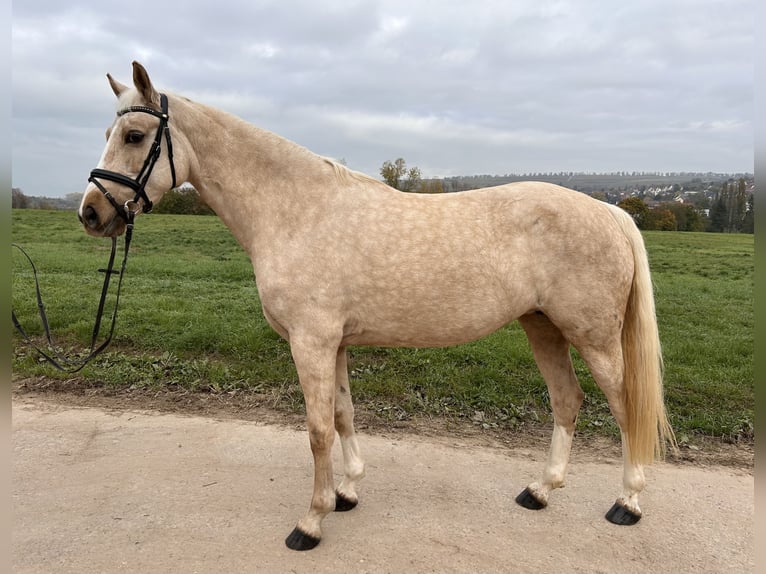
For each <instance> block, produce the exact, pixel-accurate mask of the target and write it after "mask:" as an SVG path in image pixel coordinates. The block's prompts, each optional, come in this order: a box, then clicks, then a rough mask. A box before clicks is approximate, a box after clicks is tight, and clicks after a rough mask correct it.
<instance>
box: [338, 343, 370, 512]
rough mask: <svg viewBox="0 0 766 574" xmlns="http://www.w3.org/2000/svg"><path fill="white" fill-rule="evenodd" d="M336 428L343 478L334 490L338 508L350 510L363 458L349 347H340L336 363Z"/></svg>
mask: <svg viewBox="0 0 766 574" xmlns="http://www.w3.org/2000/svg"><path fill="white" fill-rule="evenodd" d="M335 430H337V431H338V436H339V437H340V444H341V448H342V449H343V480H342V481H341V483H340V485H339V486H338V489H337V490H336V491H335V494H336V500H335V510H336V511H339V512H343V511H346V510H351V509H352V508H354V507H355V506H356V505H357V504H358V503H359V495H358V494H357V493H356V483H357V482H358V481H359V480H361V479H362V478H364V461H363V460H362V458H361V457H360V456H359V444H358V443H357V440H356V432H355V431H354V404H353V402H352V401H351V387H350V386H349V382H348V358H347V353H346V348H345V347H341V348H340V349H338V356H337V360H336V363H335Z"/></svg>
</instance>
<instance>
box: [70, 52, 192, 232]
mask: <svg viewBox="0 0 766 574" xmlns="http://www.w3.org/2000/svg"><path fill="white" fill-rule="evenodd" d="M107 78H108V79H109V85H110V86H111V88H112V91H113V92H114V94H115V95H116V96H117V99H118V106H117V117H116V118H115V120H114V122H113V123H112V125H111V126H110V127H109V128H108V129H107V130H106V147H105V148H104V151H103V153H102V155H101V160H100V161H99V164H98V167H97V168H96V169H94V170H93V171H92V172H91V176H90V178H89V180H88V181H89V184H88V187H87V188H86V190H85V193H84V194H83V197H82V202H81V203H80V208H79V210H78V217H79V219H80V221H81V222H82V224H83V226H84V227H85V231H86V232H88V233H89V234H91V235H95V236H108V237H112V236H118V235H120V234H122V233H123V232H124V231H125V227H126V224H127V223H128V221H129V220H132V217H133V216H134V215H136V214H138V213H140V212H144V213H148V212H150V211H151V208H152V205H153V204H154V203H155V202H157V201H159V200H160V199H161V198H162V196H163V195H164V194H165V192H167V191H168V190H170V189H172V188H174V187H176V185H177V183H180V182H183V181H185V180H186V177H187V175H188V174H187V173H186V172H187V171H188V167H187V161H186V159H185V158H187V157H188V155H187V153H185V152H186V151H187V150H186V149H185V148H186V146H187V142H186V139H185V138H184V137H183V136H182V135H181V134H180V133H179V131H178V130H177V129H176V128H175V127H173V126H172V125H171V124H170V122H169V121H168V120H169V111H168V103H167V102H168V100H167V97H166V96H165V95H164V94H160V93H159V92H158V91H157V90H156V89H155V88H154V86H153V85H152V82H151V80H150V79H149V74H147V72H146V69H144V67H143V66H142V65H141V64H139V63H138V62H133V84H134V87H132V88H131V87H128V86H126V85H123V84H121V83H120V82H118V81H116V80H115V79H114V78H112V76H111V75H109V74H107Z"/></svg>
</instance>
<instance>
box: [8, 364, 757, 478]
mask: <svg viewBox="0 0 766 574" xmlns="http://www.w3.org/2000/svg"><path fill="white" fill-rule="evenodd" d="M12 390H13V394H14V395H17V396H28V397H32V396H40V397H44V398H45V399H46V400H49V401H55V402H58V403H61V404H64V405H69V406H76V407H99V408H104V409H110V410H119V411H157V412H163V413H174V414H181V415H184V414H185V415H190V416H204V417H210V418H217V419H238V420H246V421H257V422H261V423H267V424H274V425H281V426H286V427H290V428H297V429H303V428H305V426H304V417H303V415H302V414H299V413H293V412H287V411H284V410H278V409H276V408H274V407H273V406H272V404H271V403H270V399H269V397H266V396H264V395H262V394H259V393H255V392H247V391H237V392H234V393H209V392H193V391H188V390H184V389H163V390H161V391H153V390H147V389H128V388H121V389H115V388H109V387H103V386H94V385H92V384H88V383H86V382H84V381H83V380H82V379H78V378H74V379H70V380H58V379H47V378H44V377H42V378H24V379H17V380H14V381H13V385H12ZM355 422H356V428H357V430H358V431H361V432H365V433H368V434H379V435H406V434H415V435H420V436H427V437H429V438H431V439H437V440H445V441H448V442H451V443H454V442H455V441H460V442H461V443H462V444H464V445H466V446H470V445H481V446H488V447H497V448H513V449H522V450H529V451H538V452H543V451H545V450H547V448H548V445H549V442H550V433H551V430H552V429H551V428H550V425H547V424H525V425H524V426H523V427H522V428H521V429H503V428H485V426H483V425H480V424H476V422H475V421H469V420H466V419H463V418H446V417H425V416H417V417H411V418H408V419H405V420H395V421H392V420H388V419H386V418H384V417H381V416H380V415H379V414H378V413H376V412H374V411H371V410H369V409H367V408H365V406H364V405H356V415H355ZM620 457H621V451H620V445H619V442H618V441H616V440H612V439H610V438H608V437H603V436H596V435H590V434H588V435H583V434H580V435H578V436H575V442H574V445H573V448H572V459H573V460H593V461H603V460H611V461H615V460H618V459H619V458H620ZM754 460H755V450H754V447H753V444H752V443H729V442H725V441H723V440H720V439H714V438H708V437H695V439H694V442H693V443H690V444H686V445H682V446H680V447H679V451H678V452H677V453H673V452H668V456H667V462H672V463H676V464H682V465H687V464H688V465H699V466H714V465H717V466H726V467H732V468H738V469H742V470H746V471H749V472H751V473H752V472H753V468H754Z"/></svg>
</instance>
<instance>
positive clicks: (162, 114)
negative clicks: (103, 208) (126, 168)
mask: <svg viewBox="0 0 766 574" xmlns="http://www.w3.org/2000/svg"><path fill="white" fill-rule="evenodd" d="M130 112H141V113H145V114H150V115H152V116H154V117H156V118H159V120H160V123H159V125H158V126H157V132H156V133H155V135H154V141H153V142H152V147H151V148H150V149H149V155H147V156H146V159H145V160H144V165H143V167H141V171H139V172H138V175H137V176H136V177H135V179H131V178H130V177H128V176H126V175H123V174H121V173H117V172H115V171H109V170H106V169H99V168H96V169H94V170H92V171H91V172H90V177H89V178H88V181H89V182H91V183H92V184H94V185H95V186H96V187H97V188H98V189H99V191H101V193H103V194H104V197H106V198H107V199H108V200H109V203H111V204H112V207H114V209H115V210H116V211H117V214H118V215H119V216H120V217H121V218H122V219H124V220H125V222H126V223H127V217H128V214H127V212H128V211H129V210H128V209H127V208H126V207H125V206H122V205H120V204H119V203H117V201H116V200H115V199H114V197H113V196H112V194H111V193H109V191H107V189H106V188H105V187H104V186H103V185H102V184H101V182H99V181H98V180H99V179H106V180H108V181H113V182H115V183H119V184H120V185H124V186H126V187H129V188H130V189H132V190H133V191H134V192H135V196H134V197H133V203H138V200H139V199H140V200H142V201H143V206H142V208H141V211H142V212H143V213H151V211H152V207H153V206H154V204H153V203H152V202H151V200H150V199H149V196H148V195H146V190H145V187H146V184H147V182H148V181H149V177H150V176H151V175H152V170H153V169H154V166H155V165H156V163H157V160H158V159H160V153H161V152H162V136H163V135H164V136H165V141H166V142H167V147H168V162H169V163H170V175H171V177H172V178H173V183H172V185H171V186H170V188H171V189H173V188H174V187H176V168H175V165H174V164H173V142H172V140H171V139H170V128H169V127H168V119H169V117H170V116H169V115H168V98H167V96H166V95H165V94H160V110H159V111H158V110H155V109H154V108H150V107H147V106H131V107H129V108H125V109H124V110H120V111H119V112H117V116H118V117H119V116H122V115H125V114H127V113H130ZM128 203H129V202H128ZM126 205H127V204H126Z"/></svg>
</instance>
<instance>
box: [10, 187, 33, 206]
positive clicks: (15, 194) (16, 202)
mask: <svg viewBox="0 0 766 574" xmlns="http://www.w3.org/2000/svg"><path fill="white" fill-rule="evenodd" d="M28 207H29V198H28V197H27V196H26V195H24V193H23V192H22V191H21V190H20V189H19V188H18V187H14V188H13V189H12V190H11V208H12V209H26V208H28Z"/></svg>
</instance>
